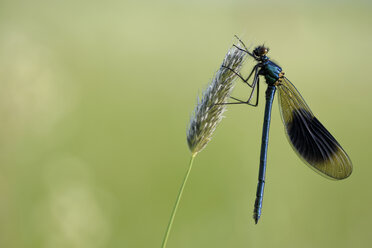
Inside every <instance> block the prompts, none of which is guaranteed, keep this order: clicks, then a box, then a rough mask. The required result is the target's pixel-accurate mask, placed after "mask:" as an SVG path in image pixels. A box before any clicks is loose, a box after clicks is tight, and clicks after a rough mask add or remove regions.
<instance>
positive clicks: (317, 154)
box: [228, 40, 353, 224]
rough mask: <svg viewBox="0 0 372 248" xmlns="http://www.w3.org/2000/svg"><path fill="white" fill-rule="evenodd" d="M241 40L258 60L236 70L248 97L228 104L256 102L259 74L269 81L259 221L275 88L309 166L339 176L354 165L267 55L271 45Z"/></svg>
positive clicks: (298, 149)
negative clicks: (242, 71)
mask: <svg viewBox="0 0 372 248" xmlns="http://www.w3.org/2000/svg"><path fill="white" fill-rule="evenodd" d="M239 41H240V42H241V43H242V45H243V46H244V48H245V50H243V49H241V48H239V47H237V46H236V47H237V48H238V49H240V50H242V51H245V52H246V53H247V54H248V55H250V56H251V57H252V58H254V59H255V60H256V61H257V64H256V65H255V66H254V68H253V70H252V72H251V73H250V74H249V76H248V77H247V78H246V79H245V78H244V77H242V76H241V75H240V74H238V73H236V72H235V73H236V74H237V76H238V77H240V78H241V79H242V80H243V82H245V83H246V84H247V85H248V86H249V87H251V88H252V92H251V95H250V96H249V98H248V100H247V101H242V100H239V99H236V98H234V97H231V98H233V99H235V100H236V102H232V103H228V104H242V103H244V104H248V105H251V106H257V105H258V96H259V80H260V76H263V77H264V78H265V81H266V83H267V85H268V86H267V90H266V106H265V116H264V123H263V130H262V143H261V156H260V168H259V175H258V185H257V193H256V201H255V205H254V212H253V218H254V219H255V222H256V224H257V222H258V220H259V218H260V216H261V211H262V200H263V192H264V186H265V174H266V158H267V148H268V141H269V128H270V118H271V108H272V103H273V99H274V95H275V92H276V90H278V92H279V108H280V113H281V117H282V120H283V124H284V126H285V131H286V134H287V137H288V140H289V142H290V144H291V145H292V148H293V149H294V150H295V152H296V153H297V154H298V155H299V157H300V158H301V159H302V160H303V161H304V162H305V163H306V164H307V165H308V166H309V167H310V168H312V169H313V170H315V171H316V172H318V173H319V174H321V175H323V176H325V177H327V178H331V179H336V180H340V179H344V178H347V177H348V176H350V174H351V172H352V169H353V166H352V163H351V160H350V158H349V157H348V155H347V154H346V152H345V151H344V150H343V148H342V147H341V146H340V144H339V143H338V142H337V141H336V139H335V138H334V137H333V136H332V135H331V134H330V133H329V132H328V130H327V129H326V128H325V127H324V126H323V125H322V124H321V123H320V122H319V121H318V119H317V118H316V117H315V116H314V114H313V113H312V112H311V110H310V108H309V107H308V106H307V104H306V102H305V101H304V99H303V98H302V96H301V94H300V93H299V92H298V91H297V89H296V87H295V86H294V85H293V84H292V83H291V82H290V81H289V80H288V79H287V78H286V77H285V76H284V72H283V71H282V68H281V67H280V66H278V65H277V64H276V63H274V62H273V61H271V60H270V58H269V57H267V56H266V54H267V53H268V51H269V49H268V48H266V47H265V46H258V47H256V48H255V49H254V50H253V52H250V51H248V49H247V48H246V46H245V45H244V43H243V42H242V41H241V40H239ZM252 75H254V78H253V83H252V84H249V83H248V80H249V79H250V77H251V76H252ZM255 90H257V97H256V103H255V104H252V103H251V99H252V96H253V93H254V91H255Z"/></svg>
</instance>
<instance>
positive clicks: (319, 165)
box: [277, 77, 353, 180]
mask: <svg viewBox="0 0 372 248" xmlns="http://www.w3.org/2000/svg"><path fill="white" fill-rule="evenodd" d="M277 88H278V91H279V98H278V99H279V108H280V114H281V116H282V120H283V123H284V126H285V131H286V134H287V137H288V140H289V142H290V143H291V145H292V148H293V149H294V150H295V151H296V153H297V154H298V155H299V157H300V158H302V159H303V160H304V162H305V163H306V164H307V165H309V167H310V168H312V169H314V170H315V171H316V172H318V173H320V174H321V175H323V176H326V177H328V178H332V179H337V180H339V179H344V178H347V177H348V176H350V174H351V172H352V170H353V165H352V163H351V160H350V158H349V157H348V155H347V154H346V152H345V151H344V150H343V149H342V147H341V146H340V144H339V143H338V142H337V141H336V139H335V138H334V137H333V136H332V135H331V134H330V133H329V132H328V130H327V129H326V128H325V127H324V126H323V125H322V124H321V123H320V122H319V121H318V119H317V118H316V117H315V116H314V115H313V113H312V112H311V110H310V108H309V107H308V106H307V104H306V102H305V101H304V99H303V98H302V96H301V94H300V93H299V92H298V91H297V89H296V87H295V86H294V85H293V84H292V83H291V82H290V81H289V80H288V79H287V78H285V77H284V78H283V81H282V83H281V84H280V85H278V86H277Z"/></svg>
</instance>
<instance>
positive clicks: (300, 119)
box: [288, 109, 338, 163]
mask: <svg viewBox="0 0 372 248" xmlns="http://www.w3.org/2000/svg"><path fill="white" fill-rule="evenodd" d="M292 115H293V116H292V121H291V122H290V123H288V136H289V139H290V141H291V142H292V144H293V146H294V147H295V148H296V150H297V151H298V153H299V154H300V155H301V156H302V157H303V158H304V159H305V160H306V161H308V162H309V163H323V162H325V161H326V160H327V159H329V158H331V156H332V155H333V154H334V153H335V152H336V151H337V144H338V143H337V141H336V140H335V138H333V136H332V135H331V134H330V133H329V132H328V131H327V129H326V128H325V127H324V126H323V125H322V123H320V122H319V121H318V119H317V118H316V117H315V116H312V115H311V114H310V113H307V112H306V110H304V109H299V110H293V112H292Z"/></svg>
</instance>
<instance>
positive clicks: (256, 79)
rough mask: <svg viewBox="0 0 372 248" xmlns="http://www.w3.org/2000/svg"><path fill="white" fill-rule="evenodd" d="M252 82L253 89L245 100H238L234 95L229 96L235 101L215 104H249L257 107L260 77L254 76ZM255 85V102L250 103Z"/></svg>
mask: <svg viewBox="0 0 372 248" xmlns="http://www.w3.org/2000/svg"><path fill="white" fill-rule="evenodd" d="M253 83H254V85H253V89H252V92H251V95H250V96H249V98H248V100H247V101H243V100H240V99H238V98H235V97H232V96H230V98H232V99H234V100H235V101H236V102H228V103H218V104H216V105H231V104H248V105H250V106H253V107H257V106H258V97H259V91H260V78H259V77H258V75H257V76H256V77H255V81H254V82H253ZM256 86H257V93H256V96H257V97H256V103H255V104H252V103H251V102H250V101H251V99H252V96H253V93H254V91H255V89H256Z"/></svg>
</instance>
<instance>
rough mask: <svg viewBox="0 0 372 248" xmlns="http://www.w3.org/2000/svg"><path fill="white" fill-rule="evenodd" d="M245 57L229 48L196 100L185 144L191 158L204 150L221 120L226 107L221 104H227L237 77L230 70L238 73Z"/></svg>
mask: <svg viewBox="0 0 372 248" xmlns="http://www.w3.org/2000/svg"><path fill="white" fill-rule="evenodd" d="M245 56H246V53H245V52H244V51H241V50H239V49H238V48H236V47H235V46H233V47H231V48H230V49H229V51H228V52H227V54H226V56H225V58H224V60H223V63H222V65H221V67H220V69H219V70H218V71H217V72H216V74H215V75H214V78H213V80H212V82H211V83H210V84H209V85H208V87H207V88H206V89H205V90H204V91H203V94H202V98H201V99H199V98H198V101H197V105H196V107H195V110H194V112H193V115H192V117H191V120H190V124H189V127H188V131H187V143H188V145H189V148H190V151H191V153H192V154H193V156H195V155H196V154H197V153H198V152H200V151H201V150H203V149H204V148H205V146H206V145H207V144H208V142H209V141H210V140H211V138H212V134H213V132H214V130H215V129H216V126H217V125H218V123H219V122H220V121H221V120H222V118H223V113H224V112H225V110H226V105H221V103H225V102H227V100H228V98H229V96H230V93H231V91H232V89H233V86H234V84H233V83H234V79H236V77H237V75H236V74H235V73H234V72H233V71H232V70H230V69H233V70H234V71H235V72H239V71H240V68H241V66H242V64H243V62H244V59H245ZM225 67H227V68H225ZM228 68H230V69H228Z"/></svg>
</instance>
